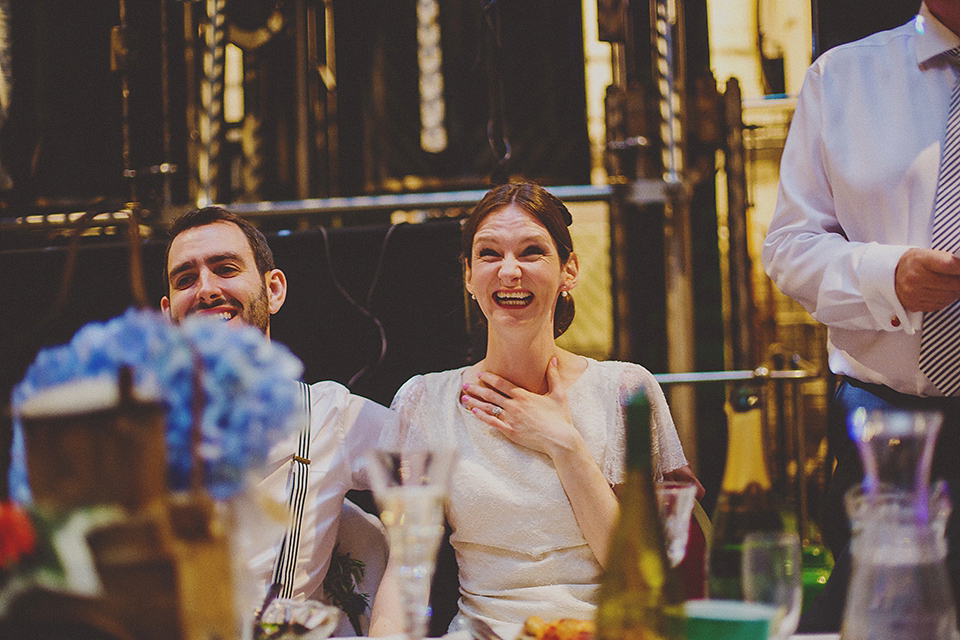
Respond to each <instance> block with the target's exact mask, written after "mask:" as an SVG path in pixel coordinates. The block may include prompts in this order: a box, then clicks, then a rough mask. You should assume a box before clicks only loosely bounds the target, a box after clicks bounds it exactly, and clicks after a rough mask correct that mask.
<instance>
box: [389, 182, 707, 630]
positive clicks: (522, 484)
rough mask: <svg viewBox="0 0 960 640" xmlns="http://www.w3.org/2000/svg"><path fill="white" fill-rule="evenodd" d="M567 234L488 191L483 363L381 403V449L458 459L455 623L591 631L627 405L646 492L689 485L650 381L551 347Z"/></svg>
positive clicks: (468, 258)
mask: <svg viewBox="0 0 960 640" xmlns="http://www.w3.org/2000/svg"><path fill="white" fill-rule="evenodd" d="M570 223H571V216H570V213H569V211H568V210H567V208H566V207H565V206H564V204H563V203H562V202H561V201H560V200H559V199H557V198H556V197H554V196H553V195H551V194H550V193H548V192H547V191H546V190H545V189H543V188H541V187H539V186H537V185H535V184H530V183H514V184H506V185H503V186H500V187H496V188H494V189H492V190H491V191H489V192H488V193H487V194H486V195H485V196H484V198H483V199H482V200H481V201H480V202H479V203H478V204H477V206H476V208H475V209H474V210H473V212H472V214H471V216H470V218H469V219H468V220H467V221H466V224H465V225H464V228H463V256H462V259H463V264H464V283H465V286H466V289H467V291H468V292H469V293H470V294H471V297H472V298H473V299H474V300H475V301H476V304H477V305H479V308H480V311H481V313H482V314H483V317H484V318H485V321H486V326H487V341H486V346H487V348H486V356H485V357H484V358H483V360H480V361H479V362H477V363H476V364H474V365H471V366H467V367H464V368H461V369H456V370H451V371H442V372H438V373H430V374H426V375H418V376H415V377H413V378H411V379H410V380H409V381H407V382H406V383H405V384H404V385H403V387H401V389H400V390H399V391H398V392H397V394H396V397H395V398H394V400H393V403H392V407H393V408H394V409H395V410H396V411H397V412H398V413H399V427H398V430H395V431H394V430H391V431H389V432H385V433H384V434H383V435H382V437H381V441H380V443H381V447H383V448H397V449H399V448H455V449H456V450H457V451H458V454H459V461H458V463H457V467H456V470H455V473H454V478H453V482H452V485H451V491H450V499H449V501H448V505H447V519H448V521H449V523H450V526H451V529H452V534H451V537H450V541H451V543H452V545H453V548H454V550H455V552H456V558H457V565H458V571H459V578H460V600H459V610H460V614H459V615H460V616H468V617H477V618H482V619H484V620H486V621H487V622H488V623H490V624H504V623H522V622H523V621H524V620H525V619H526V618H528V617H529V616H531V615H538V616H540V617H542V618H545V619H551V618H592V617H593V613H594V609H595V601H596V590H597V586H598V584H599V579H600V573H601V570H602V568H603V566H604V565H605V563H606V560H607V552H608V544H609V538H610V535H611V532H612V530H613V527H614V524H615V522H616V518H617V514H618V501H617V497H616V491H617V487H618V485H619V484H620V483H621V482H622V481H623V479H624V453H625V434H624V417H623V409H622V407H621V399H623V398H625V397H628V396H630V395H632V394H633V393H634V392H636V391H637V390H639V389H643V390H645V391H646V393H647V395H648V397H649V398H650V402H651V405H652V412H653V422H654V430H653V433H654V436H653V443H652V444H653V452H654V469H656V474H657V476H658V477H661V478H668V479H675V480H677V479H682V480H688V481H693V482H696V478H695V477H694V475H693V473H692V471H691V470H690V468H689V466H688V465H687V461H686V458H685V457H684V454H683V450H682V449H681V446H680V441H679V438H678V437H677V432H676V429H675V427H674V424H673V419H672V418H671V416H670V412H669V409H668V407H667V403H666V399H665V398H664V394H663V392H662V390H661V389H660V387H659V385H658V384H657V382H656V380H655V379H654V378H653V376H652V374H651V373H650V372H649V371H647V370H646V369H644V368H643V367H641V366H639V365H637V364H632V363H626V362H612V361H607V362H600V361H597V360H594V359H591V358H587V357H583V356H579V355H576V354H573V353H571V352H569V351H565V350H564V349H561V348H559V347H558V346H557V344H556V342H555V340H556V338H557V337H558V336H559V335H560V334H562V333H563V332H564V331H565V330H566V328H567V327H568V326H569V325H570V323H571V321H572V320H573V315H574V304H573V296H572V295H571V291H572V290H573V288H574V287H575V286H576V284H577V279H578V276H579V263H578V260H577V255H576V254H575V253H574V252H573V243H572V240H571V237H570V231H569V229H568V226H569V225H570ZM698 485H699V483H698ZM702 491H703V490H702V487H700V493H701V495H702ZM399 587H400V585H399V584H398V581H397V577H396V575H395V573H394V572H393V570H392V567H391V566H390V565H389V564H388V567H387V571H386V574H385V575H384V579H383V581H382V582H381V585H380V588H379V590H378V592H377V595H376V597H375V599H374V608H373V611H372V614H371V627H370V635H387V634H390V633H396V632H400V631H402V630H403V619H402V615H401V609H400V602H401V601H400V597H399ZM456 624H457V621H456V620H455V621H454V625H456ZM454 625H452V626H454Z"/></svg>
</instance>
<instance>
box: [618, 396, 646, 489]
mask: <svg viewBox="0 0 960 640" xmlns="http://www.w3.org/2000/svg"><path fill="white" fill-rule="evenodd" d="M624 408H625V411H626V427H627V460H626V466H627V471H644V472H647V473H650V472H651V470H652V468H653V461H652V455H653V453H652V447H651V444H650V403H649V400H647V397H646V395H643V394H637V395H636V396H634V397H633V398H631V399H630V401H629V402H628V403H627V404H626V406H625V407H624Z"/></svg>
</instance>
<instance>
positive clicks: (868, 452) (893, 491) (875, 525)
mask: <svg viewBox="0 0 960 640" xmlns="http://www.w3.org/2000/svg"><path fill="white" fill-rule="evenodd" d="M941 422H942V417H941V416H940V414H937V413H928V412H906V411H873V412H866V411H863V410H858V411H857V412H855V413H854V414H853V415H852V416H851V422H850V430H851V435H852V436H853V438H854V440H855V441H856V442H857V444H858V447H859V449H860V455H861V458H862V460H863V467H864V481H863V484H862V486H859V487H854V488H852V489H851V490H850V491H849V492H848V494H847V505H846V506H847V512H848V514H849V515H850V520H851V524H852V528H853V536H852V538H851V543H850V544H851V551H852V555H853V570H852V573H851V577H850V585H849V587H848V592H847V603H846V608H845V610H844V617H843V628H842V630H841V638H842V640H874V639H876V640H900V639H903V640H907V639H909V640H915V639H916V638H924V639H928V640H957V639H958V638H960V634H958V632H957V621H956V610H955V607H954V603H953V598H952V596H951V587H950V583H949V579H948V577H947V570H946V565H945V562H944V561H945V558H946V552H947V548H946V541H945V539H944V529H945V527H946V520H947V515H948V514H949V512H950V503H949V499H948V497H947V495H946V493H945V491H944V490H943V485H942V484H939V483H938V484H937V485H935V486H933V487H932V488H931V486H930V482H929V479H930V464H931V462H932V459H933V446H934V443H935V441H936V437H937V433H938V432H939V429H940V424H941Z"/></svg>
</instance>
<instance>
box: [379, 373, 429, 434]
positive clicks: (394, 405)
mask: <svg viewBox="0 0 960 640" xmlns="http://www.w3.org/2000/svg"><path fill="white" fill-rule="evenodd" d="M426 394H427V386H426V383H425V381H424V379H423V376H422V375H416V376H413V377H412V378H410V379H409V380H407V381H406V382H405V383H403V386H401V387H400V389H399V390H398V391H397V393H396V395H395V396H394V397H393V402H391V403H390V408H391V409H393V410H394V411H395V412H396V414H397V419H396V421H395V422H394V423H393V425H391V426H390V428H384V429H383V431H382V432H381V434H380V442H379V447H380V448H381V449H407V448H412V449H420V448H425V446H426V444H427V442H426V434H425V433H424V432H423V431H422V429H421V425H422V424H423V418H424V415H423V414H424V410H425V406H426V403H425V402H424V400H425V397H426Z"/></svg>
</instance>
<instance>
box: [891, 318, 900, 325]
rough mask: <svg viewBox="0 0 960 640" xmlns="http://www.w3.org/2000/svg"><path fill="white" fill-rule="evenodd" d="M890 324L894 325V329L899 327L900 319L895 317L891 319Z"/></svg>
mask: <svg viewBox="0 0 960 640" xmlns="http://www.w3.org/2000/svg"><path fill="white" fill-rule="evenodd" d="M890 324H891V325H893V326H894V327H899V326H900V318H898V317H897V316H893V317H892V318H890Z"/></svg>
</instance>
